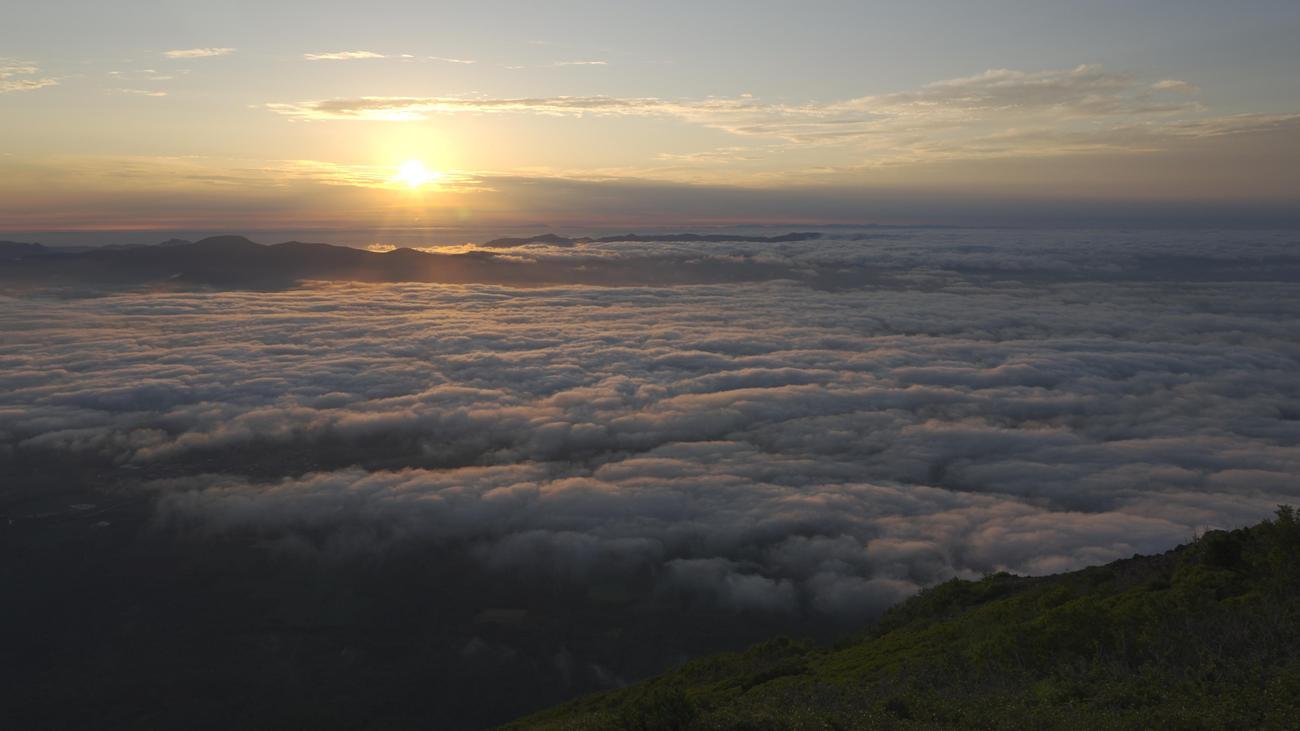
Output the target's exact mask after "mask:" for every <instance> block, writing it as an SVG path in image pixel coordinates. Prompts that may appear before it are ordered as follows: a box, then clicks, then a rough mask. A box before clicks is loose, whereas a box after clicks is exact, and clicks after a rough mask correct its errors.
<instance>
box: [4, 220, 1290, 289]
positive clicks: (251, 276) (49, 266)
mask: <svg viewBox="0 0 1300 731" xmlns="http://www.w3.org/2000/svg"><path fill="white" fill-rule="evenodd" d="M876 236H877V235H876V234H849V235H845V236H844V237H842V238H843V239H844V240H850V241H870V240H871V239H873V238H875V237H876ZM822 238H823V234H820V233H789V234H784V235H780V236H770V237H764V236H739V235H722V234H707V235H706V234H662V235H638V234H626V235H622V236H608V237H604V238H601V239H585V238H565V237H562V236H556V235H554V234H543V235H540V236H533V237H529V238H502V239H495V240H493V241H489V242H486V243H484V244H481V245H480V246H481V247H484V248H481V249H479V250H476V251H469V252H465V253H457V254H446V253H430V252H425V251H418V250H416V249H410V248H399V249H394V250H392V251H388V252H374V251H368V250H364V249H356V248H352V247H348V246H335V245H332V244H320V243H304V242H301V241H289V242H285V243H282V244H271V245H264V244H258V243H255V242H253V241H250V240H249V239H247V238H244V237H243V236H214V237H211V238H206V239H203V240H201V241H198V242H194V243H191V242H188V241H182V240H178V239H172V240H169V241H166V242H163V243H162V244H158V245H153V246H136V245H115V246H105V247H99V248H87V247H47V246H42V245H40V244H25V243H16V242H0V286H6V285H8V286H19V287H22V286H45V285H52V286H58V285H92V286H93V285H108V286H114V285H142V284H151V285H177V286H189V285H204V286H213V287H231V288H254V289H258V288H283V287H290V286H293V285H295V284H297V283H299V282H302V281H307V280H332V281H355V282H441V283H453V284H455V283H480V284H503V285H510V286H521V287H529V286H543V285H552V284H588V285H595V286H602V285H603V286H625V285H648V286H655V285H665V286H667V285H678V284H711V283H726V282H761V281H772V280H778V279H783V280H792V281H798V282H803V283H805V284H808V285H810V286H813V287H819V288H827V289H834V288H843V287H860V286H864V285H876V284H881V283H882V282H883V281H884V279H885V278H888V277H889V276H890V275H892V274H905V275H906V274H910V273H911V271H912V270H911V269H910V268H898V267H897V266H895V267H893V268H890V267H886V266H882V265H877V264H875V263H862V262H860V261H851V262H845V261H838V262H819V261H806V262H795V261H794V260H789V259H787V260H784V261H783V260H781V259H779V258H765V257H760V256H757V255H755V254H754V253H753V252H749V253H746V252H724V253H723V254H722V255H717V256H714V255H710V253H709V252H707V251H706V252H699V253H692V254H690V255H686V254H683V253H681V252H680V251H674V250H672V249H671V248H665V249H664V251H663V252H656V251H654V250H653V248H651V249H650V250H649V251H647V250H646V249H645V248H642V249H639V250H633V251H629V252H627V253H625V254H620V255H618V256H607V255H606V256H602V255H597V254H594V253H593V254H592V255H590V256H584V255H582V254H581V252H577V253H574V254H572V255H568V256H553V255H552V256H547V255H545V254H541V255H538V256H533V257H530V256H527V255H525V256H517V255H515V254H514V253H513V252H511V253H502V254H498V253H496V252H495V251H491V250H485V249H503V250H511V249H517V248H519V247H523V246H527V245H530V244H541V245H544V246H550V247H557V248H571V247H576V246H578V245H580V244H589V243H604V244H616V243H619V242H627V243H641V244H646V243H650V244H653V243H677V242H690V243H725V242H736V243H771V244H780V243H787V242H804V241H815V240H819V239H822ZM945 268H948V269H952V270H953V271H960V272H961V273H963V274H964V275H967V276H975V277H979V276H987V277H996V278H1001V279H1016V280H1020V281H1027V282H1032V281H1084V280H1088V281H1162V280H1179V281H1193V282H1195V281H1204V282H1228V281H1241V282H1248V281H1272V282H1295V281H1300V256H1295V255H1280V254H1273V255H1267V256H1257V257H1238V258H1234V259H1231V260H1224V259H1216V258H1212V257H1209V256H1197V255H1168V254H1161V255H1141V254H1139V255H1135V256H1133V257H1132V258H1131V261H1130V262H1129V263H1128V265H1127V266H1124V267H1122V268H1118V269H1104V268H1098V269H1092V270H1087V271H1072V272H1054V271H1051V270H1043V271H1034V270H1023V271H1021V270H1017V271H1009V270H1006V269H1002V268H997V267H989V268H984V267H982V265H980V264H979V263H978V262H972V263H969V264H961V263H955V262H954V263H950V264H947V265H945Z"/></svg>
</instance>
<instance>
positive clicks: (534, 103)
mask: <svg viewBox="0 0 1300 731" xmlns="http://www.w3.org/2000/svg"><path fill="white" fill-rule="evenodd" d="M579 63H583V64H602V63H604V62H600V61H586V62H577V61H572V62H560V64H568V65H574V64H579ZM1195 93H1196V87H1195V86H1193V85H1192V84H1190V83H1187V82H1184V81H1180V80H1177V79H1164V80H1160V81H1156V82H1154V83H1153V82H1150V81H1145V80H1143V79H1141V78H1139V77H1137V76H1135V75H1133V74H1127V73H1121V72H1113V71H1108V70H1106V69H1103V68H1102V67H1100V66H1096V65H1082V66H1077V67H1075V68H1072V69H1057V70H1047V71H1035V72H1026V71H1015V70H1009V69H993V70H989V71H985V72H984V73H981V74H977V75H974V76H968V77H962V78H956V79H947V80H943V81H938V82H934V83H931V84H927V85H925V86H922V87H920V88H918V89H915V90H912V91H901V92H894V93H888V94H879V95H871V96H863V97H858V98H853V99H845V100H839V101H829V102H805V103H801V104H787V103H773V102H766V101H763V100H760V99H757V98H754V97H753V96H751V95H748V94H746V95H741V96H738V97H706V98H703V99H664V98H658V97H611V96H555V97H511V98H488V97H482V98H480V97H474V98H465V97H377V96H367V97H357V98H345V99H324V100H315V101H304V102H295V103H275V104H268V105H267V107H268V108H269V109H271V110H272V111H275V112H276V113H278V114H283V115H286V116H290V117H294V118H298V119H315V120H379V121H415V120H423V119H428V118H431V117H435V116H439V115H447V114H460V113H470V114H534V115H546V116H582V115H599V116H608V117H664V118H670V119H676V120H678V121H682V122H685V123H688V124H694V125H699V126H704V127H710V128H713V129H719V130H723V131H725V132H728V133H731V134H733V135H736V136H739V137H751V138H767V139H770V140H773V141H780V142H782V143H784V144H787V145H802V146H807V145H845V146H850V147H853V148H856V149H857V151H859V152H860V153H862V154H864V155H866V156H867V157H868V158H869V159H870V160H874V161H877V162H888V161H916V160H926V159H951V158H960V157H1001V156H1008V155H1023V154H1031V155H1052V154H1073V153H1078V152H1086V151H1095V150H1103V149H1150V147H1151V146H1152V145H1153V144H1158V142H1159V140H1160V139H1162V138H1168V137H1175V136H1176V137H1188V136H1200V135H1205V134H1208V129H1209V128H1207V127H1206V126H1205V124H1204V123H1205V121H1206V120H1207V115H1206V110H1205V109H1204V108H1203V107H1202V106H1201V105H1200V104H1199V102H1197V101H1196V100H1195V99H1194V98H1192V97H1193V96H1194V95H1195ZM1257 122H1258V120H1255V119H1254V118H1253V117H1252V118H1245V117H1240V118H1228V119H1221V120H1218V121H1217V122H1216V123H1215V125H1214V129H1216V130H1222V129H1225V128H1227V129H1232V128H1236V127H1240V126H1243V125H1244V126H1250V125H1254V124H1257ZM1221 133H1222V132H1221V131H1220V132H1216V134H1221Z"/></svg>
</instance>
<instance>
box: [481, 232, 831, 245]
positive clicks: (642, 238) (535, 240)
mask: <svg viewBox="0 0 1300 731" xmlns="http://www.w3.org/2000/svg"><path fill="white" fill-rule="evenodd" d="M821 237H822V235H821V234H819V233H815V232H794V233H788V234H783V235H781V236H742V235H739V234H686V233H681V234H649V235H643V234H622V235H620V236H602V237H600V238H598V239H593V238H588V237H580V238H572V239H571V238H566V237H564V236H557V235H555V234H542V235H540V236H530V237H528V238H510V237H506V238H500V239H493V240H491V241H488V242H485V243H483V244H482V246H490V247H493V248H506V247H512V246H526V245H528V244H548V245H550V246H573V245H575V244H589V243H598V244H612V243H617V242H619V241H630V242H638V243H655V242H663V243H677V242H700V243H727V242H737V243H742V242H743V243H752V244H780V243H786V242H791V241H811V240H813V239H819V238H821Z"/></svg>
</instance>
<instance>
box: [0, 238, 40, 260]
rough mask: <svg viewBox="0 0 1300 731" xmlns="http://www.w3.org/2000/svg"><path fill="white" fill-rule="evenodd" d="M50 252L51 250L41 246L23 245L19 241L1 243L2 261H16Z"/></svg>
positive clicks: (0, 258) (0, 256)
mask: <svg viewBox="0 0 1300 731" xmlns="http://www.w3.org/2000/svg"><path fill="white" fill-rule="evenodd" d="M48 252H49V249H47V248H45V247H44V246H41V245H40V244H23V243H19V242H17V241H0V261H15V260H18V259H23V258H26V257H29V256H38V255H41V254H45V253H48Z"/></svg>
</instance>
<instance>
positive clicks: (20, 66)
mask: <svg viewBox="0 0 1300 731" xmlns="http://www.w3.org/2000/svg"><path fill="white" fill-rule="evenodd" d="M39 73H40V69H39V68H38V67H37V66H36V65H35V64H33V63H30V62H28V61H19V60H17V59H12V58H0V94H8V93H10V92H16V91H35V90H36V89H44V88H45V87H48V86H58V85H59V81H58V79H51V78H41V77H37V76H36V74H39Z"/></svg>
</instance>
